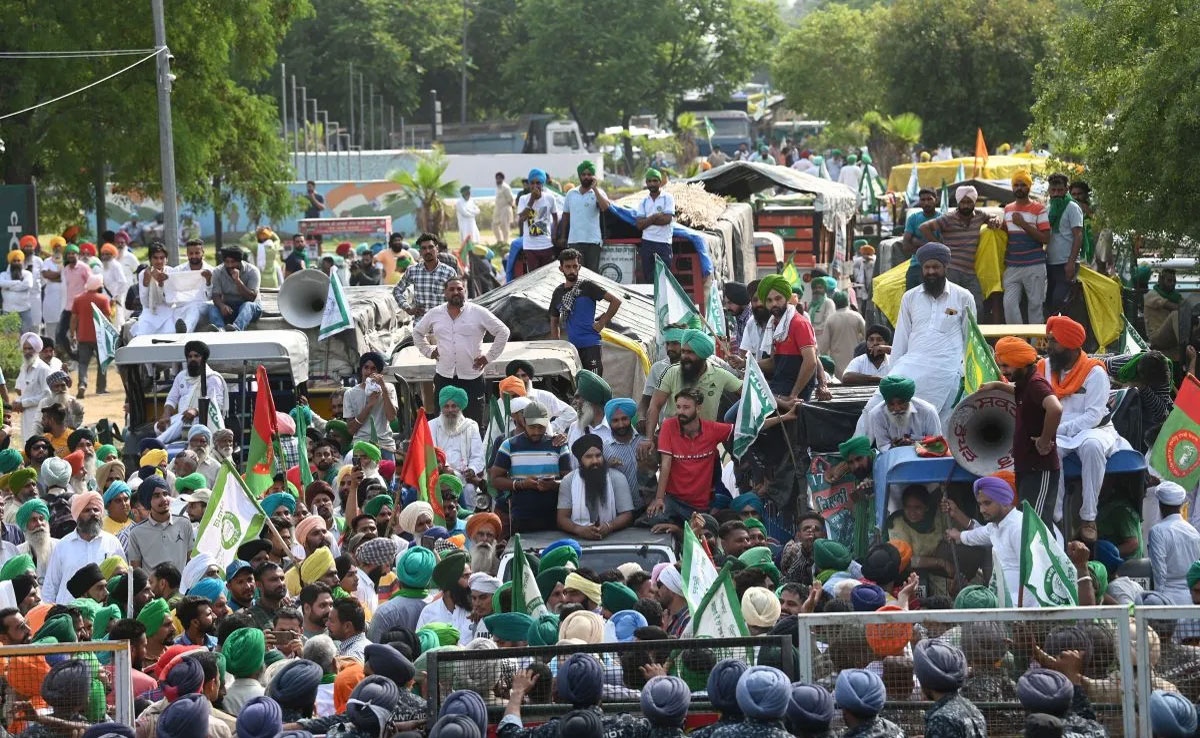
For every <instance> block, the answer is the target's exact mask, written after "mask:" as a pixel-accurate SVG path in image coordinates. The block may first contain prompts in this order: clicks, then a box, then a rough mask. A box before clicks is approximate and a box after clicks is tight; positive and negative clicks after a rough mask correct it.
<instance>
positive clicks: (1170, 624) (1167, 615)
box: [1133, 606, 1200, 735]
mask: <svg viewBox="0 0 1200 738" xmlns="http://www.w3.org/2000/svg"><path fill="white" fill-rule="evenodd" d="M1143 634H1144V635H1143ZM1142 664H1149V665H1150V668H1149V669H1144V668H1142ZM1133 668H1134V676H1135V679H1136V684H1137V700H1136V704H1137V706H1138V708H1139V709H1138V728H1139V731H1140V733H1141V734H1142V735H1150V714H1149V711H1148V710H1145V709H1143V708H1144V707H1145V705H1147V704H1149V700H1150V693H1151V692H1152V691H1154V690H1156V689H1161V690H1164V691H1167V692H1178V693H1179V694H1181V695H1183V696H1184V697H1186V698H1187V700H1188V701H1189V702H1197V701H1200V608H1196V607H1183V606H1173V607H1138V608H1135V610H1134V621H1133Z"/></svg>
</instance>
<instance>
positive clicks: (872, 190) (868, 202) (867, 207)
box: [858, 166, 879, 213]
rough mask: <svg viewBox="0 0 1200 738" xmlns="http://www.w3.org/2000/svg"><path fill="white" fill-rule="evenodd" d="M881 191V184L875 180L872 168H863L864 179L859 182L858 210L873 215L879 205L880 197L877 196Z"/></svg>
mask: <svg viewBox="0 0 1200 738" xmlns="http://www.w3.org/2000/svg"><path fill="white" fill-rule="evenodd" d="M878 189H879V184H878V183H877V182H876V181H875V178H874V177H872V176H871V168H870V167H869V166H864V167H863V173H862V179H860V180H859V181H858V208H859V210H860V211H862V212H864V213H872V212H874V211H875V208H876V207H877V206H878V204H879V199H878V198H879V195H878V194H876V193H877V191H878Z"/></svg>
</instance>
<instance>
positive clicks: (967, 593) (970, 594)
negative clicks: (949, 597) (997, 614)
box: [954, 584, 999, 610]
mask: <svg viewBox="0 0 1200 738" xmlns="http://www.w3.org/2000/svg"><path fill="white" fill-rule="evenodd" d="M997 607H999V604H998V601H997V599H996V593H995V592H993V591H992V590H990V589H988V588H987V587H985V586H983V585H982V584H972V585H970V586H969V587H963V589H962V591H961V592H959V593H958V597H955V598H954V609H955V610H995V609H996V608H997Z"/></svg>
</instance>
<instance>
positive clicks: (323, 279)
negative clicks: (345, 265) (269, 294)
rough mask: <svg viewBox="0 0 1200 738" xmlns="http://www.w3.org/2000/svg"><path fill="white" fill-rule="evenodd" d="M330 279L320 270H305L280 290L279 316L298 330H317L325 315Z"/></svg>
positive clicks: (290, 278) (288, 279)
mask: <svg viewBox="0 0 1200 738" xmlns="http://www.w3.org/2000/svg"><path fill="white" fill-rule="evenodd" d="M328 294H329V277H328V276H326V275H325V273H324V272H322V271H320V270H319V269H303V270H301V271H300V272H298V273H296V274H293V275H292V276H290V277H288V278H287V279H285V280H284V281H283V286H282V287H280V288H279V314H280V315H282V316H283V319H284V320H286V321H287V322H288V324H289V325H292V326H295V327H296V328H316V327H317V326H319V325H321V317H322V316H323V315H324V314H325V298H326V296H327V295H328Z"/></svg>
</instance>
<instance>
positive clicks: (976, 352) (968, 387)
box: [963, 310, 1000, 396]
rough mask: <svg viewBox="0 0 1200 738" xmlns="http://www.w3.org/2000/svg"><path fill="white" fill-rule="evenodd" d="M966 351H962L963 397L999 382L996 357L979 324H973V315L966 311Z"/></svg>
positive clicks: (998, 368)
mask: <svg viewBox="0 0 1200 738" xmlns="http://www.w3.org/2000/svg"><path fill="white" fill-rule="evenodd" d="M965 339H966V340H965V341H964V343H965V346H966V350H965V351H963V395H964V396H965V395H969V394H972V393H973V392H975V391H977V390H978V389H979V387H980V385H982V384H985V383H987V382H998V381H1000V367H999V365H997V364H996V355H995V353H993V351H992V347H991V346H990V345H989V344H988V342H987V339H986V338H984V337H983V331H981V330H979V324H978V323H976V322H975V313H973V312H971V311H970V310H968V311H967V326H966V336H965Z"/></svg>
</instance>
